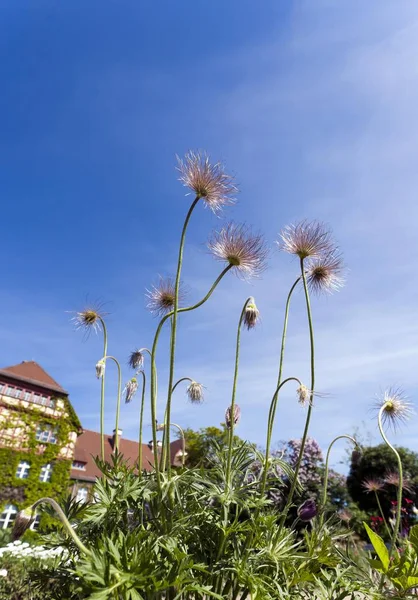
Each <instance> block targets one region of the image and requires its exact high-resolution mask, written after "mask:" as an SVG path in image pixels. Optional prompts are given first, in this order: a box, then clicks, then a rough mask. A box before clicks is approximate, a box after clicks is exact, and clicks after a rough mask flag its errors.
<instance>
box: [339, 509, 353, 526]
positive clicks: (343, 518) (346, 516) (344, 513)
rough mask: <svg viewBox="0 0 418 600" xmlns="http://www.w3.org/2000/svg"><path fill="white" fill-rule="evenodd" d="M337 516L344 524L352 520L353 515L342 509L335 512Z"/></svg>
mask: <svg viewBox="0 0 418 600" xmlns="http://www.w3.org/2000/svg"><path fill="white" fill-rule="evenodd" d="M337 516H338V518H339V519H340V520H341V521H343V522H344V523H349V522H350V521H351V519H352V518H353V515H352V514H351V512H350V511H349V510H347V509H346V508H342V509H341V510H339V511H338V512H337Z"/></svg>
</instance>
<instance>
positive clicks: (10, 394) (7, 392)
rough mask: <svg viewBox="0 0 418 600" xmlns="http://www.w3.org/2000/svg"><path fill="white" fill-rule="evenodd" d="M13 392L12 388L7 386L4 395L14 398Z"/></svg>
mask: <svg viewBox="0 0 418 600" xmlns="http://www.w3.org/2000/svg"><path fill="white" fill-rule="evenodd" d="M14 391H15V389H14V387H12V386H11V385H8V386H7V390H6V395H7V396H12V397H13V396H14Z"/></svg>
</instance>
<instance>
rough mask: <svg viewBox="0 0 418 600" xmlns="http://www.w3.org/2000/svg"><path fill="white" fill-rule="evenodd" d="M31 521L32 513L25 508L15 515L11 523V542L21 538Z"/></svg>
mask: <svg viewBox="0 0 418 600" xmlns="http://www.w3.org/2000/svg"><path fill="white" fill-rule="evenodd" d="M32 521H33V512H32V510H31V509H30V508H25V509H23V510H21V511H20V512H18V513H17V515H16V518H15V520H14V523H13V529H12V540H13V541H14V540H18V539H20V538H21V537H22V535H23V534H24V533H25V531H26V530H27V529H29V527H30V526H31V524H32Z"/></svg>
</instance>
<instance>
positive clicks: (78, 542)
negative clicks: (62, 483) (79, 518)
mask: <svg viewBox="0 0 418 600" xmlns="http://www.w3.org/2000/svg"><path fill="white" fill-rule="evenodd" d="M40 504H49V505H50V506H52V508H53V509H54V510H55V512H56V513H57V515H58V517H59V519H60V521H61V523H62V524H63V525H64V527H65V529H66V531H67V533H68V535H69V536H70V537H71V538H72V540H73V542H74V543H75V544H76V546H77V548H78V549H79V550H81V552H83V553H84V554H87V556H91V552H90V550H88V549H87V548H86V546H85V545H84V544H83V542H82V541H81V540H80V538H79V537H78V535H77V534H76V532H75V531H74V529H73V528H72V527H71V525H70V522H69V521H68V519H67V517H66V516H65V514H64V512H63V511H62V509H61V507H60V505H59V504H58V503H57V502H55V500H53V499H52V498H40V500H37V501H36V502H35V503H34V504H32V507H31V510H32V512H33V513H34V512H35V510H36V507H37V506H39V505H40Z"/></svg>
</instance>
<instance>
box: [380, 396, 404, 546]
mask: <svg viewBox="0 0 418 600" xmlns="http://www.w3.org/2000/svg"><path fill="white" fill-rule="evenodd" d="M385 409H386V405H385V404H383V406H382V407H381V409H380V410H379V414H378V417H377V421H378V425H379V431H380V435H381V436H382V438H383V440H384V442H385V444H386V445H387V446H388V447H389V448H390V449H391V450H392V452H393V453H394V455H395V456H396V460H397V462H398V471H399V487H398V495H397V499H398V505H397V507H396V519H395V526H394V528H393V534H392V543H391V546H390V549H389V557H392V554H393V551H394V549H395V544H396V538H397V537H398V533H399V528H400V524H401V511H402V492H403V467H402V461H401V457H400V456H399V452H398V451H397V450H396V448H395V447H394V446H392V444H391V443H390V441H389V440H388V438H387V437H386V434H385V432H384V430H383V424H382V416H383V412H384V411H385Z"/></svg>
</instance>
